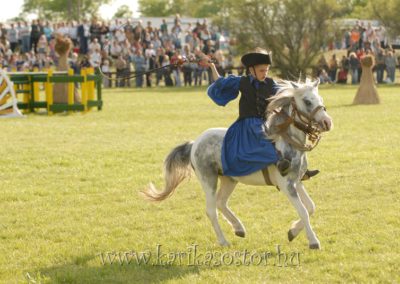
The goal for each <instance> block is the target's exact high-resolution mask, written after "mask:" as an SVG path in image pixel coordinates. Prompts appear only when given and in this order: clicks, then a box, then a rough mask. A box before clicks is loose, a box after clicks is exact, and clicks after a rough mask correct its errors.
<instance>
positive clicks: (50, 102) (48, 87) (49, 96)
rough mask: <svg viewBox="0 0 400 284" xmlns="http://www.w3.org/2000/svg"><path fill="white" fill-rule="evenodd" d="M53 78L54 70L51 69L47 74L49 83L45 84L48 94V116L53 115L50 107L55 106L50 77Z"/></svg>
mask: <svg viewBox="0 0 400 284" xmlns="http://www.w3.org/2000/svg"><path fill="white" fill-rule="evenodd" d="M52 76H53V70H52V69H49V71H48V72H47V82H46V83H45V84H44V87H45V92H46V101H47V114H48V115H52V114H53V112H51V111H50V107H51V106H52V105H53V83H51V82H50V77H52Z"/></svg>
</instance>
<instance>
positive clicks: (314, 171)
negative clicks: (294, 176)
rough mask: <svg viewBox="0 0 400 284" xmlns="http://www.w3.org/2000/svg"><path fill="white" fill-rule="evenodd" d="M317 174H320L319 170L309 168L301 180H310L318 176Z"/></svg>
mask: <svg viewBox="0 0 400 284" xmlns="http://www.w3.org/2000/svg"><path fill="white" fill-rule="evenodd" d="M317 174H319V170H312V171H310V170H307V171H306V173H305V174H304V176H303V178H302V179H301V180H308V179H310V178H312V177H313V176H316V175H317Z"/></svg>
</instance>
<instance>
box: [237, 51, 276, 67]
mask: <svg viewBox="0 0 400 284" xmlns="http://www.w3.org/2000/svg"><path fill="white" fill-rule="evenodd" d="M241 61H242V64H243V65H244V66H245V67H247V68H248V67H251V66H255V65H259V64H271V56H270V54H269V53H268V51H266V50H264V49H261V48H256V49H255V50H254V51H252V52H249V53H246V54H245V55H243V56H242V59H241Z"/></svg>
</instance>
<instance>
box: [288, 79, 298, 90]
mask: <svg viewBox="0 0 400 284" xmlns="http://www.w3.org/2000/svg"><path fill="white" fill-rule="evenodd" d="M290 84H291V85H292V87H293V89H298V88H300V84H298V83H295V82H292V81H290Z"/></svg>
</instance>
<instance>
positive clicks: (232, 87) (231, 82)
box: [207, 75, 241, 106]
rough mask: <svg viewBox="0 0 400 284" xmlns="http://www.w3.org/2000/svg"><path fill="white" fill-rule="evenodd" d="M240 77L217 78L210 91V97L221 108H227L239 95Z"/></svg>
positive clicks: (208, 91)
mask: <svg viewBox="0 0 400 284" xmlns="http://www.w3.org/2000/svg"><path fill="white" fill-rule="evenodd" d="M240 78H241V77H240V76H235V75H229V76H228V77H226V78H225V77H217V80H216V81H215V82H214V83H212V84H211V85H210V86H209V87H208V89H207V94H208V96H209V97H210V98H211V99H212V100H213V101H214V102H215V103H216V104H217V105H220V106H225V105H226V104H227V103H228V102H230V101H232V100H234V99H236V98H237V96H238V95H239V83H240Z"/></svg>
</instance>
